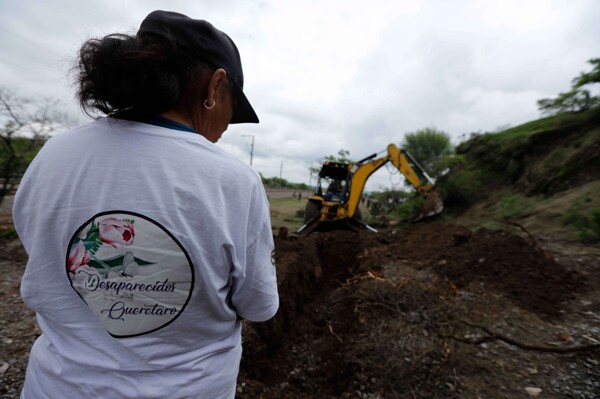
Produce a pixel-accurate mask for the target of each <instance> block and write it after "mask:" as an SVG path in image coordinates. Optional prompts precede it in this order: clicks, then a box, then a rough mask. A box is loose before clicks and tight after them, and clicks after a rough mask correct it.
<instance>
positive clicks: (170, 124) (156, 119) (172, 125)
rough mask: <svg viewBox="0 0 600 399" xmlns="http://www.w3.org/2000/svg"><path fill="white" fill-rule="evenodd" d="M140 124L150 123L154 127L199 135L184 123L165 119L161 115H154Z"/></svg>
mask: <svg viewBox="0 0 600 399" xmlns="http://www.w3.org/2000/svg"><path fill="white" fill-rule="evenodd" d="M140 122H143V123H148V124H150V125H154V126H160V127H166V128H168V129H174V130H180V131H182V132H190V133H197V132H196V131H195V130H194V129H192V128H191V127H189V126H186V125H184V124H183V123H179V122H177V121H174V120H173V119H169V118H165V117H164V116H161V115H154V116H152V117H150V118H148V119H146V120H142V121H140Z"/></svg>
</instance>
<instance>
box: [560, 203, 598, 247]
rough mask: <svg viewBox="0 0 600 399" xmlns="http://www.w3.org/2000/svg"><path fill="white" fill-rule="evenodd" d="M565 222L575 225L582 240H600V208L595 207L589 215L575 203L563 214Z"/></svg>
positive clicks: (592, 241)
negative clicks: (581, 210)
mask: <svg viewBox="0 0 600 399" xmlns="http://www.w3.org/2000/svg"><path fill="white" fill-rule="evenodd" d="M563 224H564V225H573V226H574V227H575V228H576V229H577V237H578V238H579V240H581V242H584V243H587V244H592V243H597V242H600V208H593V209H592V210H591V211H590V212H589V215H585V214H583V213H581V212H580V211H579V209H578V206H575V205H574V206H572V207H571V208H570V209H569V210H568V211H567V212H566V213H565V215H564V216H563Z"/></svg>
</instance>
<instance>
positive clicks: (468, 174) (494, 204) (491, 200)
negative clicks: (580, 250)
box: [440, 108, 600, 244]
mask: <svg viewBox="0 0 600 399" xmlns="http://www.w3.org/2000/svg"><path fill="white" fill-rule="evenodd" d="M456 152H457V156H458V157H459V158H460V159H461V161H462V162H461V163H459V164H458V165H456V167H455V168H454V169H453V170H451V171H450V172H449V173H448V174H447V175H446V176H445V177H444V178H442V179H441V180H440V184H441V185H442V186H444V187H446V189H447V190H448V191H449V198H448V199H447V206H448V208H449V210H450V213H451V215H452V216H453V217H454V218H455V219H454V220H455V221H456V222H459V223H461V224H464V225H467V226H469V227H471V228H475V227H478V226H484V227H493V228H501V226H504V227H506V226H507V222H512V223H515V222H516V223H519V224H520V225H522V226H523V227H525V228H527V230H529V231H530V233H532V234H534V235H540V236H541V238H543V239H552V240H555V241H558V242H563V241H566V242H568V243H572V244H577V243H582V242H583V243H586V242H587V243H588V244H590V243H593V242H596V241H597V240H598V239H599V238H600V236H599V234H600V231H598V228H599V226H598V224H600V219H599V218H600V215H598V213H599V212H600V108H596V109H592V110H590V111H587V112H585V113H578V114H560V115H556V116H552V117H549V118H543V119H539V120H536V121H532V122H529V123H526V124H523V125H521V126H517V127H514V128H511V129H508V130H505V131H503V132H499V133H494V134H485V135H481V136H478V137H474V138H472V139H471V140H469V141H466V142H464V143H462V144H461V145H459V146H458V148H457V149H456ZM594 212H595V213H596V215H597V216H594ZM594 217H595V218H596V219H595V221H594Z"/></svg>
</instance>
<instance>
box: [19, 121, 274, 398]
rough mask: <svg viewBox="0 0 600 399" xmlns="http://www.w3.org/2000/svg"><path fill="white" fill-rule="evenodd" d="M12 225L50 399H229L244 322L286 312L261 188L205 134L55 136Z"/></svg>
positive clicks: (37, 375) (32, 380) (27, 394)
mask: <svg viewBox="0 0 600 399" xmlns="http://www.w3.org/2000/svg"><path fill="white" fill-rule="evenodd" d="M13 218H14V222H15V226H16V229H17V232H18V233H19V237H20V238H21V240H22V242H23V245H24V247H25V249H26V250H27V253H28V255H29V261H28V263H27V268H26V270H25V274H24V276H23V281H22V285H21V295H22V297H23V300H24V301H25V303H26V304H27V305H28V306H29V307H31V308H32V309H34V310H35V311H36V314H37V319H38V323H39V325H40V328H41V329H42V332H43V334H42V336H41V337H40V338H39V339H38V340H37V341H36V343H35V344H34V346H33V348H32V350H31V355H30V359H29V365H28V368H27V376H26V380H25V385H24V388H23V392H22V397H23V398H25V399H31V398H35V399H40V398H52V399H55V398H61V399H62V398H65V399H68V398H73V399H80V398H84V397H91V398H144V399H150V398H161V399H162V398H232V397H233V396H234V394H235V381H236V378H237V373H238V369H239V361H240V358H241V350H242V349H241V322H240V319H241V318H243V319H248V320H251V321H264V320H267V319H269V318H271V317H273V316H274V315H275V313H276V311H277V308H278V306H279V299H278V295H277V283H276V278H275V267H274V263H273V257H272V252H273V250H274V245H273V236H272V232H271V224H270V219H269V209H268V202H267V198H266V195H265V192H264V188H263V186H262V184H261V182H260V178H259V176H258V175H257V174H256V173H255V172H254V171H253V170H252V169H251V168H249V167H248V166H246V165H244V164H243V163H241V162H240V161H238V160H236V159H235V158H233V157H232V156H230V155H228V154H227V153H225V152H224V151H222V150H221V149H220V148H219V147H217V146H215V145H214V144H213V143H211V142H209V141H208V140H207V139H206V138H204V137H203V136H201V135H199V134H194V133H188V132H181V131H177V130H173V129H168V128H163V127H158V126H153V125H148V124H143V123H137V122H130V121H123V120H117V119H112V118H104V119H100V120H97V121H94V122H92V123H90V124H88V125H85V126H82V127H80V128H77V129H73V130H71V131H68V132H65V133H61V134H58V135H56V136H55V137H53V138H52V139H50V140H49V141H48V143H47V144H46V145H44V147H43V148H42V150H41V151H40V153H39V154H38V156H37V157H36V158H35V160H34V161H33V162H32V164H31V165H30V167H29V168H28V170H27V172H26V174H25V176H24V178H23V180H22V182H21V184H20V187H19V190H18V192H17V195H16V198H15V205H14V210H13Z"/></svg>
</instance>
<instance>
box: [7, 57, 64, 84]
mask: <svg viewBox="0 0 600 399" xmlns="http://www.w3.org/2000/svg"><path fill="white" fill-rule="evenodd" d="M0 61H3V62H5V63H7V64H11V65H13V66H16V67H18V68H23V69H26V70H28V71H29V72H33V73H34V74H36V75H39V76H41V77H43V78H45V79H50V80H54V79H56V78H55V77H54V78H52V77H50V76H48V75H46V74H44V73H42V72H39V71H36V70H34V69H31V68H29V67H26V66H25V65H21V64H17V63H16V62H13V61H10V60H7V59H5V58H1V57H0Z"/></svg>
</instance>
